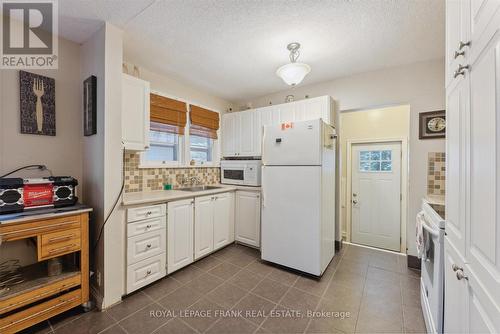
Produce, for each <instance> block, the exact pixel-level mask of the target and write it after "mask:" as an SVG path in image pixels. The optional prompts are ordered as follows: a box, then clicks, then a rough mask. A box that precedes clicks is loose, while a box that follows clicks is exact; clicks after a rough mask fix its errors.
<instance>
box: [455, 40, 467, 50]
mask: <svg viewBox="0 0 500 334" xmlns="http://www.w3.org/2000/svg"><path fill="white" fill-rule="evenodd" d="M466 46H467V47H470V41H468V42H462V41H460V42H459V43H458V51H461V50H462V49H463V48H465V47H466Z"/></svg>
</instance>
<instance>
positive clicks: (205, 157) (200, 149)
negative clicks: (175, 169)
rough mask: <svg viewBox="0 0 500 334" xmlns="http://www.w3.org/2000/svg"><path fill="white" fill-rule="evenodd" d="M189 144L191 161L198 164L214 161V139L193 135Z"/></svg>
mask: <svg viewBox="0 0 500 334" xmlns="http://www.w3.org/2000/svg"><path fill="white" fill-rule="evenodd" d="M189 142H190V153H191V159H192V160H194V161H195V162H196V163H197V164H205V163H207V162H212V161H213V158H212V157H213V146H214V145H213V142H214V140H213V139H211V138H207V137H201V136H196V135H191V136H189Z"/></svg>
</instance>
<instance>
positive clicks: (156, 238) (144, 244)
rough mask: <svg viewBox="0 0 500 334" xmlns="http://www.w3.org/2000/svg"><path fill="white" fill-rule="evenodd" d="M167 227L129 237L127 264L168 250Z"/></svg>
mask: <svg viewBox="0 0 500 334" xmlns="http://www.w3.org/2000/svg"><path fill="white" fill-rule="evenodd" d="M166 239H167V232H166V229H161V230H158V231H153V232H148V233H143V234H141V235H137V236H135V237H131V238H128V239H127V264H128V265H130V264H133V263H136V262H139V261H141V260H144V259H147V258H148V257H151V256H153V255H157V254H160V253H163V252H165V251H166V247H167V246H166Z"/></svg>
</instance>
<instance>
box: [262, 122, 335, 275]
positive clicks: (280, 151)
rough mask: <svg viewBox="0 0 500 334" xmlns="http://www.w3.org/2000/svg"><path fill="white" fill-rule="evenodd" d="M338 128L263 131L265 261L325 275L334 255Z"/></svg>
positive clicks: (307, 125) (297, 125) (309, 125)
mask: <svg viewBox="0 0 500 334" xmlns="http://www.w3.org/2000/svg"><path fill="white" fill-rule="evenodd" d="M335 138H336V135H335V129H334V128H333V127H332V126H330V125H328V124H326V123H325V122H323V121H322V120H321V119H318V120H311V121H301V122H291V123H284V124H281V125H269V126H265V127H264V138H263V152H262V163H263V167H262V196H263V198H262V230H261V234H262V235H261V238H262V244H261V253H262V259H263V260H265V261H269V262H273V263H276V264H279V265H282V266H285V267H289V268H292V269H296V270H299V271H302V272H305V273H308V274H311V275H315V276H321V275H322V274H323V272H324V271H325V269H326V267H327V266H328V264H329V263H330V261H331V260H332V258H333V256H334V254H335Z"/></svg>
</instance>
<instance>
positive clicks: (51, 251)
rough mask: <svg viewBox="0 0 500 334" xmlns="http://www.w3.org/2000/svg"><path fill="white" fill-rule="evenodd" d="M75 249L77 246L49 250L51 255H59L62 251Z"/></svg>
mask: <svg viewBox="0 0 500 334" xmlns="http://www.w3.org/2000/svg"><path fill="white" fill-rule="evenodd" d="M73 247H76V245H67V246H64V247H59V248H54V249H49V254H54V253H59V252H61V251H65V250H67V249H71V248H73Z"/></svg>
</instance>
